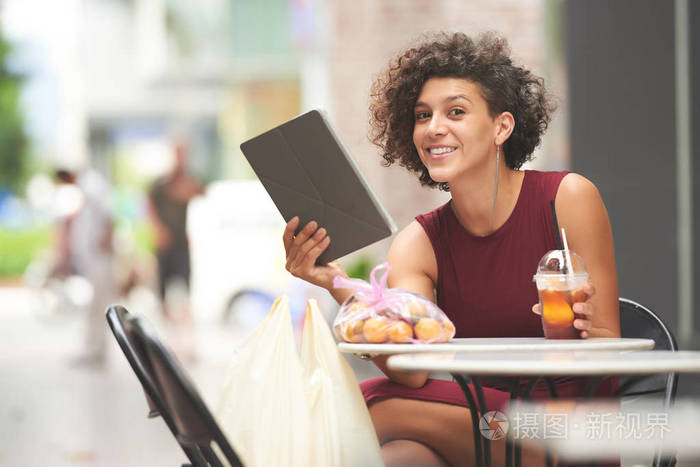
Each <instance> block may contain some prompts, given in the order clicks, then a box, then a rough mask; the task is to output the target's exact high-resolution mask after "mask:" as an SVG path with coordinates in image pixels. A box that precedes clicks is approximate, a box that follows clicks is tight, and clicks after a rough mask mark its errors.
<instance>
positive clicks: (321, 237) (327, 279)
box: [282, 216, 352, 304]
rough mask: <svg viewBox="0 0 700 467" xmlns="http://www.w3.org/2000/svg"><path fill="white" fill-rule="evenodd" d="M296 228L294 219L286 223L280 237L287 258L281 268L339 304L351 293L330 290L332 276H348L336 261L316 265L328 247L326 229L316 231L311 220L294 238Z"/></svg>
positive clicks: (297, 220)
mask: <svg viewBox="0 0 700 467" xmlns="http://www.w3.org/2000/svg"><path fill="white" fill-rule="evenodd" d="M298 226H299V218H298V217H296V216H295V217H293V218H292V219H291V220H290V221H289V222H288V223H287V227H286V228H285V229H284V233H283V234H282V241H283V242H284V250H285V252H286V255H287V263H286V266H285V267H286V268H287V271H289V272H290V273H291V274H292V275H293V276H294V277H298V278H300V279H303V280H305V281H306V282H309V283H311V284H314V285H317V286H319V287H323V288H324V289H326V290H328V292H329V293H330V294H331V295H332V296H333V298H334V299H335V301H336V302H338V303H339V304H341V303H343V302H344V301H345V300H346V299H347V298H348V297H349V296H350V295H351V294H352V291H351V290H349V289H335V288H333V279H334V278H335V276H338V275H340V276H343V277H348V275H347V274H346V272H345V270H344V269H343V267H342V266H341V265H340V263H339V262H337V261H331V262H330V263H328V264H325V265H317V264H316V260H317V259H318V257H319V256H321V253H323V252H324V251H325V250H326V248H328V245H330V244H331V238H330V236H329V235H328V234H327V232H326V229H324V228H323V227H320V228H319V225H318V223H317V222H316V221H311V222H309V223H308V224H306V225H305V226H304V228H303V229H301V230H300V231H299V233H297V234H296V235H294V232H295V231H296V229H297V227H298Z"/></svg>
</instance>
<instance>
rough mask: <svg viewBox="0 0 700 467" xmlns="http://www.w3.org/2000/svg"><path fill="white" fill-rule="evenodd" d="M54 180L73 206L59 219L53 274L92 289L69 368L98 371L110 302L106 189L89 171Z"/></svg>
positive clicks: (65, 174) (112, 286)
mask: <svg viewBox="0 0 700 467" xmlns="http://www.w3.org/2000/svg"><path fill="white" fill-rule="evenodd" d="M55 179H56V181H57V183H58V184H59V187H61V186H62V187H63V188H66V187H68V188H69V189H70V190H71V193H72V195H71V196H70V197H69V198H71V199H72V200H73V201H72V202H71V203H70V204H71V206H72V207H71V209H68V210H66V211H64V212H63V213H61V216H60V217H59V224H58V242H57V245H58V272H59V273H61V274H63V275H73V274H74V275H78V276H81V277H82V278H84V279H85V280H87V282H88V283H89V284H90V286H91V289H92V293H91V294H90V299H89V300H88V305H87V308H88V310H87V311H88V315H87V328H86V330H87V332H86V342H85V351H84V353H83V354H81V355H80V356H78V358H77V359H76V360H75V361H74V363H77V364H85V365H90V366H101V365H103V364H104V361H105V355H106V349H105V341H106V332H107V328H106V324H105V318H104V313H105V309H106V308H107V306H108V305H109V304H110V303H111V302H112V301H113V300H114V299H115V297H116V285H115V277H114V271H113V248H112V233H113V217H112V207H111V187H110V185H109V183H108V182H107V181H106V180H105V178H104V177H103V176H102V175H100V174H99V173H98V172H97V171H96V170H94V169H91V168H85V169H83V170H80V171H74V170H69V169H58V170H56V172H55ZM59 189H60V188H59ZM58 198H60V197H57V201H58Z"/></svg>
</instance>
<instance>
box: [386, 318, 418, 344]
mask: <svg viewBox="0 0 700 467" xmlns="http://www.w3.org/2000/svg"><path fill="white" fill-rule="evenodd" d="M389 338H390V339H391V342H395V343H397V344H405V343H407V342H411V338H413V328H412V327H411V325H410V324H408V323H406V322H405V321H396V322H394V323H392V324H391V326H389Z"/></svg>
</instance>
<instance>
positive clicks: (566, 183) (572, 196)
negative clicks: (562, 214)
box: [557, 172, 600, 202]
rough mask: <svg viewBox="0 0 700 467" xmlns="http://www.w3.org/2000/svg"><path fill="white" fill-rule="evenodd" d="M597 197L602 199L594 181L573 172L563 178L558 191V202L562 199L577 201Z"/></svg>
mask: <svg viewBox="0 0 700 467" xmlns="http://www.w3.org/2000/svg"><path fill="white" fill-rule="evenodd" d="M596 198H598V199H600V193H599V192H598V188H596V186H595V185H594V184H593V182H591V181H590V180H588V179H587V178H586V177H584V176H582V175H579V174H576V173H573V172H572V173H569V174H567V175H566V176H565V177H564V178H563V179H562V181H561V184H560V185H559V191H557V202H558V201H559V200H560V199H561V201H564V202H576V201H585V200H592V199H596Z"/></svg>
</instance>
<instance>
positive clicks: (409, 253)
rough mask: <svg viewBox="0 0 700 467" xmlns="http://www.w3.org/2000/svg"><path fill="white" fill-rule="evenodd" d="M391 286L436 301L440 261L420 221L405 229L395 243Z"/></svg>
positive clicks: (393, 244) (392, 256)
mask: <svg viewBox="0 0 700 467" xmlns="http://www.w3.org/2000/svg"><path fill="white" fill-rule="evenodd" d="M388 261H389V264H390V265H391V268H392V269H391V274H390V276H389V284H390V286H391V287H402V288H405V289H408V290H413V291H414V292H417V293H420V294H422V295H425V296H427V297H429V298H432V293H433V292H432V290H433V288H434V284H435V283H436V281H437V261H436V259H435V253H434V251H433V246H432V244H431V243H430V239H429V238H428V235H427V234H426V233H425V230H423V227H422V226H421V225H420V224H419V223H418V221H415V220H414V221H413V222H411V223H410V224H409V225H407V226H406V227H405V228H403V229H402V230H401V231H400V232H399V233H398V234H396V237H395V238H394V241H393V243H392V244H391V249H390V250H389V256H388Z"/></svg>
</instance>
